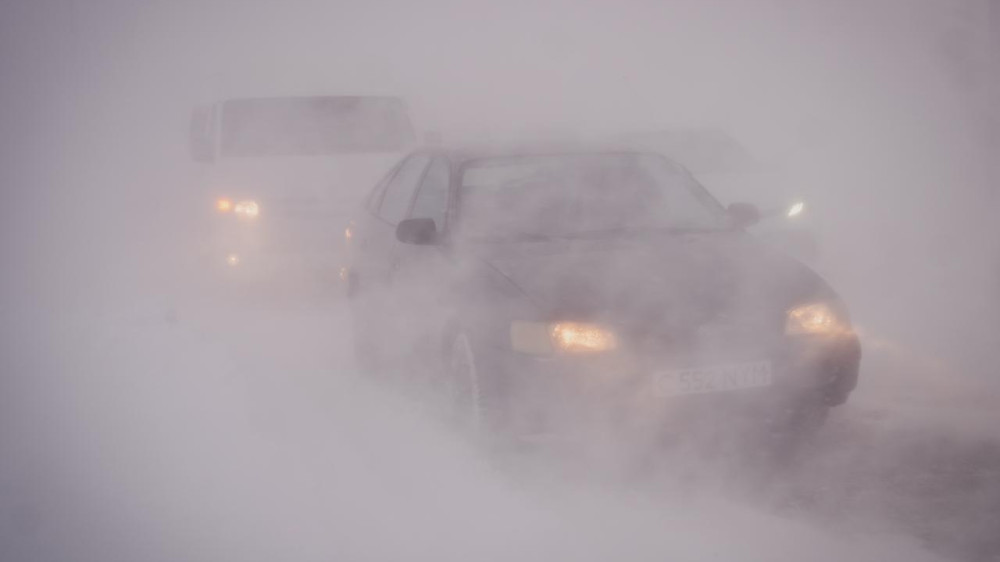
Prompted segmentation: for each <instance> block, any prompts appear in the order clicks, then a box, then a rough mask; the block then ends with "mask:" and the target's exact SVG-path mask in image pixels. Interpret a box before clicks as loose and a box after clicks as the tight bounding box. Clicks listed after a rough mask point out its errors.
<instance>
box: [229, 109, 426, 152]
mask: <svg viewBox="0 0 1000 562" xmlns="http://www.w3.org/2000/svg"><path fill="white" fill-rule="evenodd" d="M221 137H222V138H221V145H222V146H221V150H222V155H223V156H230V157H231V156H239V157H258V156H314V155H325V154H337V153H344V152H391V151H397V150H400V149H402V148H403V147H404V146H406V145H407V144H408V143H410V142H411V141H412V140H413V131H412V128H411V125H410V121H409V117H408V115H407V112H406V108H405V106H404V105H403V104H402V102H400V101H399V100H398V99H394V98H379V97H346V96H332V97H331V96H327V97H303V98H268V99H240V100H229V101H227V102H225V104H224V106H223V109H222V135H221Z"/></svg>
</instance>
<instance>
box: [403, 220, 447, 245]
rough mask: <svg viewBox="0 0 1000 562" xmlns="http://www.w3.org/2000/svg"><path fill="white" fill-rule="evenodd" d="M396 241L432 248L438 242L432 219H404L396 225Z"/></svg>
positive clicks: (435, 227)
mask: <svg viewBox="0 0 1000 562" xmlns="http://www.w3.org/2000/svg"><path fill="white" fill-rule="evenodd" d="M396 240H399V241H400V242H402V243H404V244H416V245H418V246H432V245H434V244H437V242H438V232H437V226H436V225H435V224H434V219H426V218H424V219H406V220H404V221H401V222H400V223H399V224H398V225H396Z"/></svg>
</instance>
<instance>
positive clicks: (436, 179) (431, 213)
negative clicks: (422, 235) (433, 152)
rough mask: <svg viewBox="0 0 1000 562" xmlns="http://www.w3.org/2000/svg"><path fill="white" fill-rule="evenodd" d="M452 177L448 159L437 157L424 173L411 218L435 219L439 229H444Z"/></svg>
mask: <svg viewBox="0 0 1000 562" xmlns="http://www.w3.org/2000/svg"><path fill="white" fill-rule="evenodd" d="M450 179H451V171H450V170H449V168H448V161H447V160H445V159H444V158H435V159H434V162H432V163H431V166H430V168H428V169H427V173H426V174H425V175H424V181H423V182H421V184H420V190H419V191H417V198H416V200H415V201H414V202H413V211H412V212H411V213H410V217H411V218H418V219H434V225H435V226H437V229H438V231H441V230H443V229H444V224H445V217H446V213H447V212H448V186H449V183H450Z"/></svg>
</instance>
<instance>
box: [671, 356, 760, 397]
mask: <svg viewBox="0 0 1000 562" xmlns="http://www.w3.org/2000/svg"><path fill="white" fill-rule="evenodd" d="M653 382H654V387H655V388H654V390H655V391H656V393H657V394H658V395H660V396H664V397H669V396H679V395H682V394H706V393H711V392H727V391H732V390H742V389H746V388H759V387H764V386H771V383H772V382H773V377H772V374H771V362H770V361H756V362H753V363H733V364H730V365H714V366H709V367H692V368H689V369H678V370H673V371H662V372H659V373H656V374H655V375H654V379H653Z"/></svg>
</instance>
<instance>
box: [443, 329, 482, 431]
mask: <svg viewBox="0 0 1000 562" xmlns="http://www.w3.org/2000/svg"><path fill="white" fill-rule="evenodd" d="M445 367H446V369H445V371H446V376H445V380H444V381H443V385H444V395H445V400H446V407H447V410H448V413H449V415H448V418H449V421H450V422H452V423H454V424H455V425H456V426H457V427H458V428H459V430H460V431H462V432H463V433H467V434H469V435H471V436H477V435H479V434H480V432H481V431H482V430H483V395H482V388H481V384H480V373H479V366H478V364H477V357H476V353H475V351H474V350H473V346H472V342H471V341H470V339H469V336H468V335H467V334H465V333H464V332H459V333H458V334H457V335H455V337H454V338H453V339H452V342H451V345H450V346H449V347H448V353H447V356H446V362H445Z"/></svg>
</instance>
